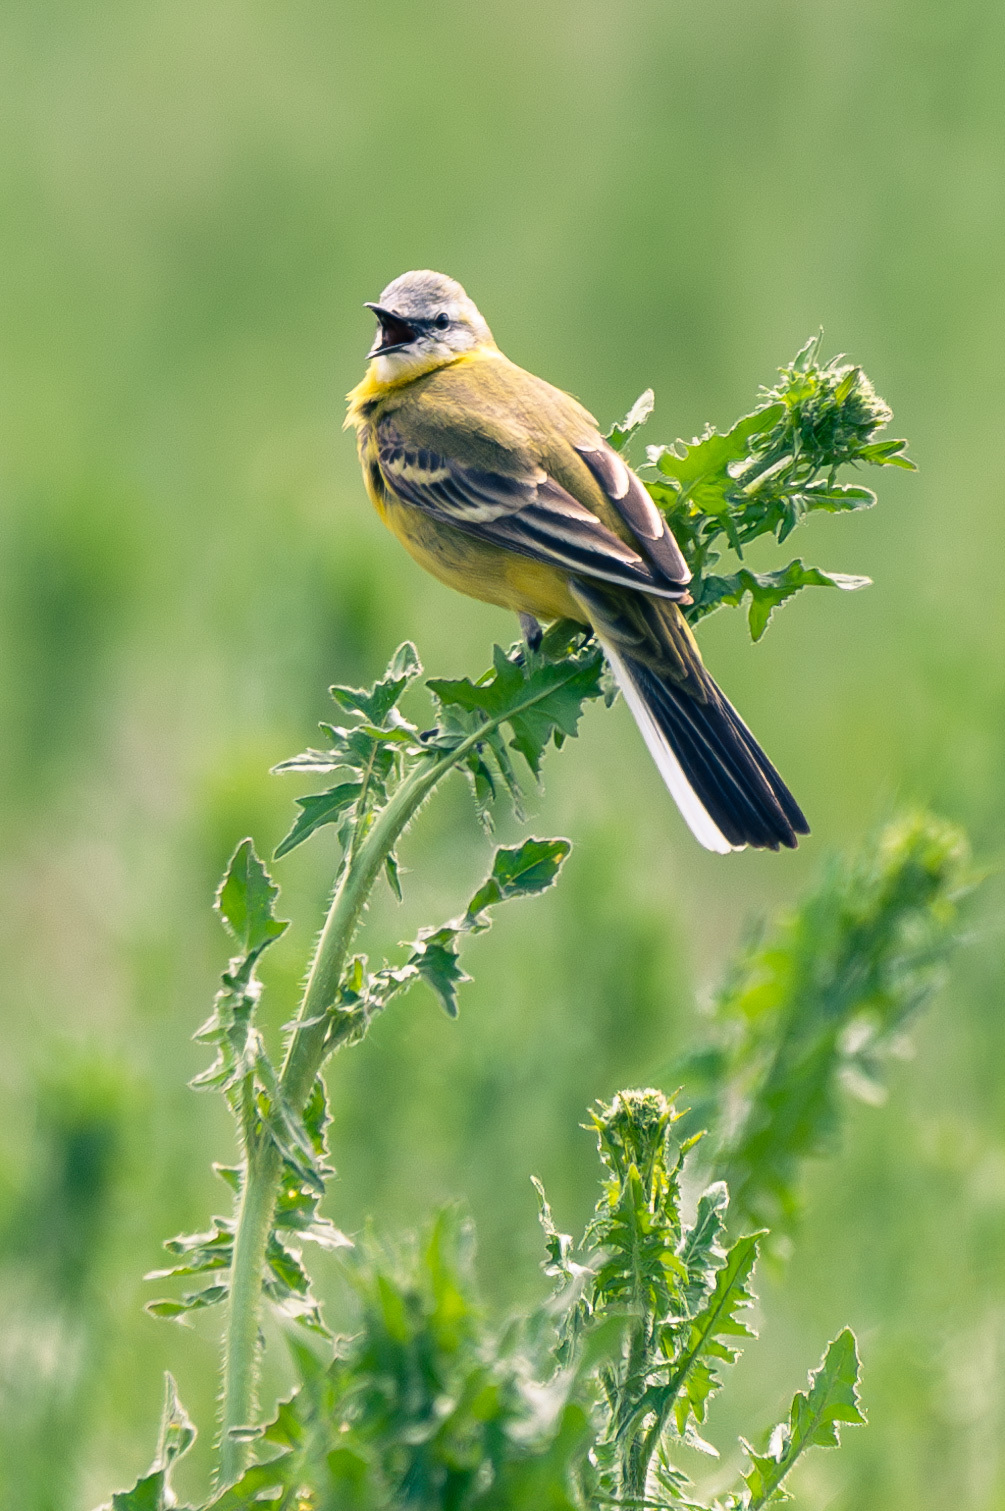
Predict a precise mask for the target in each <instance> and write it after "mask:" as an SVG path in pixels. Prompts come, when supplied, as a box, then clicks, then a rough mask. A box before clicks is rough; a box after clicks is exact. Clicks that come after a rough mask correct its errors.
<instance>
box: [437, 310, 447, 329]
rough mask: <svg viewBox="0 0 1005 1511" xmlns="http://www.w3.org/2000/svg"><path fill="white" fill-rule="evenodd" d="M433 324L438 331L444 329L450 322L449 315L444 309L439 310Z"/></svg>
mask: <svg viewBox="0 0 1005 1511" xmlns="http://www.w3.org/2000/svg"><path fill="white" fill-rule="evenodd" d="M433 324H434V325H435V326H436V329H437V330H438V331H445V330H446V328H447V326H448V325H449V324H450V316H449V315H448V314H447V312H446V310H441V311H440V313H439V314H438V315H437V317H436V319H435V320H434V321H433Z"/></svg>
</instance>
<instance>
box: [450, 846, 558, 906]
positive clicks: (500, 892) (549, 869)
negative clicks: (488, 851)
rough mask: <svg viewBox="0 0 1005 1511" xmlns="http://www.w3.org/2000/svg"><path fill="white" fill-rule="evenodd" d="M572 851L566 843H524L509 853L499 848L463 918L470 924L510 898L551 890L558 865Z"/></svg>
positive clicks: (507, 850)
mask: <svg viewBox="0 0 1005 1511" xmlns="http://www.w3.org/2000/svg"><path fill="white" fill-rule="evenodd" d="M571 850H572V845H571V844H570V842H569V841H568V840H567V839H527V840H524V842H523V844H522V845H517V846H515V847H513V848H512V849H508V848H506V847H505V846H501V847H500V848H499V849H498V850H497V851H496V853H495V858H494V860H493V862H492V871H491V874H490V875H489V877H488V878H487V880H486V881H484V882H483V883H482V885H481V886H480V887H479V888H478V891H477V892H476V893H475V895H474V897H472V899H471V901H470V903H469V904H468V911H467V916H468V918H470V919H472V920H473V921H474V926H475V927H481V926H482V925H481V924H480V923H478V922H477V920H478V919H479V915H480V914H481V913H482V912H483V911H484V910H485V909H486V908H489V907H492V906H494V904H496V903H499V902H508V901H509V899H510V898H513V897H533V896H534V895H535V894H536V893H538V892H544V891H546V890H547V889H548V887H550V886H552V885H553V884H554V882H555V880H556V878H557V876H558V873H559V871H560V870H561V869H562V864H563V862H564V861H565V860H566V858H567V857H568V855H569V854H570V852H571Z"/></svg>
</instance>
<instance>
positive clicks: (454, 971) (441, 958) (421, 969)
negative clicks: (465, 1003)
mask: <svg viewBox="0 0 1005 1511" xmlns="http://www.w3.org/2000/svg"><path fill="white" fill-rule="evenodd" d="M460 932H461V929H460V925H455V926H453V927H452V926H451V925H450V924H444V925H443V926H442V927H441V928H438V929H428V930H426V929H420V931H419V938H418V940H417V941H416V946H415V951H414V953H413V955H412V957H411V959H410V961H409V962H408V963H409V965H411V966H413V967H414V968H415V970H416V971H417V973H418V974H419V976H421V977H422V980H423V981H425V983H426V985H427V986H429V987H431V988H432V990H433V991H434V992H435V993H436V995H437V997H438V998H439V1000H440V1005H441V1006H442V1008H443V1011H444V1012H445V1013H446V1014H447V1017H448V1018H456V1017H457V988H458V987H459V986H460V985H461V983H462V982H464V981H470V980H471V977H470V976H469V975H468V974H467V972H466V971H464V970H462V969H461V966H460V955H459V951H458V949H457V938H458V935H459V933H460Z"/></svg>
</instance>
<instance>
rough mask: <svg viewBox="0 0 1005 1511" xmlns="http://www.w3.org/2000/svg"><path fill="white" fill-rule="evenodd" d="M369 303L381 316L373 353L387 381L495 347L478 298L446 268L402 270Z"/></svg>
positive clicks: (372, 349) (371, 355) (378, 315)
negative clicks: (440, 270) (443, 270)
mask: <svg viewBox="0 0 1005 1511" xmlns="http://www.w3.org/2000/svg"><path fill="white" fill-rule="evenodd" d="M366 307H367V309H370V310H373V312H374V314H375V315H376V316H377V319H378V320H379V321H380V330H379V331H378V332H377V339H376V341H375V342H374V344H373V346H372V348H371V349H370V353H369V355H370V357H371V358H372V359H373V361H374V362H375V364H376V366H377V372H378V376H379V377H380V378H381V379H382V380H383V381H385V382H393V381H399V382H400V381H401V379H402V378H405V377H414V376H418V374H419V373H422V372H431V371H432V370H433V369H435V368H437V367H443V366H445V365H446V363H448V362H453V361H454V360H455V359H456V358H457V357H460V356H463V355H464V353H465V352H471V351H474V350H475V349H476V348H480V347H484V348H486V349H488V350H492V351H494V350H495V342H494V341H493V339H492V332H491V331H490V330H489V328H488V326H487V325H486V323H485V321H484V320H483V319H482V316H481V314H480V313H479V311H478V308H477V306H476V305H475V303H474V301H473V300H471V299H469V298H468V296H467V294H466V293H465V292H464V290H463V289H462V288H461V285H460V284H459V283H458V282H457V281H456V279H453V278H447V277H446V276H445V274H443V273H432V272H429V271H428V270H427V271H423V272H417V273H402V275H401V277H400V278H396V279H395V280H394V282H393V283H389V284H388V285H387V288H386V289H385V290H384V292H383V293H382V294H381V296H380V302H379V303H378V304H368V305H367V306H366Z"/></svg>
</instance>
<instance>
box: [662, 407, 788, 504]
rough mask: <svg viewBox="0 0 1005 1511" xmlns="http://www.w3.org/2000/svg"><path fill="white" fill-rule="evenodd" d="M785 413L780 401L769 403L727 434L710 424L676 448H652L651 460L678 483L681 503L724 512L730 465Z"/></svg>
mask: <svg viewBox="0 0 1005 1511" xmlns="http://www.w3.org/2000/svg"><path fill="white" fill-rule="evenodd" d="M783 413H784V410H783V407H782V405H781V404H772V405H769V406H767V407H766V408H764V409H758V410H755V411H754V413H753V414H748V415H744V416H743V417H742V418H741V419H739V420H737V422H736V424H735V425H734V426H733V427H732V429H731V430H728V431H726V433H725V434H724V435H721V434H720V433H719V432H718V431H717V430H714V429H713V428H712V427H711V426H710V427H709V428H708V429H707V430H706V432H705V434H704V435H703V436H701V437H699V438H697V439H695V440H693V441H690V442H684V441H678V442H677V444H676V446H675V447H674V448H673V449H670V448H667V447H650V448H649V450H648V455H649V460H650V462H655V464H656V466H657V468H658V469H659V471H660V472H661V473H662V474H663V476H664V477H668V478H670V479H671V480H672V481H673V483H674V484H675V485H676V487H677V489H678V490H679V494H680V500H679V501H680V503H681V504H688V505H690V506H691V507H692V508H695V509H700V510H701V511H702V512H703V513H705V514H713V515H715V514H723V513H724V512H725V511H726V510H727V509H728V507H729V501H728V497H727V495H728V493H729V492H730V490H731V488H732V485H733V477H732V475H731V473H730V471H729V469H730V467H731V466H735V465H737V464H739V463H741V462H743V461H745V460H746V458H747V457H748V456H749V453H750V441H751V438H752V437H754V436H756V435H763V434H765V433H766V432H768V431H769V430H771V428H772V426H773V425H775V424H776V423H777V421H778V420H779V419H780V418H781V417H782V414H783Z"/></svg>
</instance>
